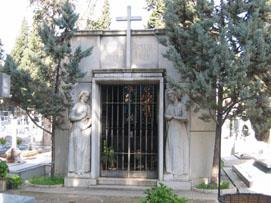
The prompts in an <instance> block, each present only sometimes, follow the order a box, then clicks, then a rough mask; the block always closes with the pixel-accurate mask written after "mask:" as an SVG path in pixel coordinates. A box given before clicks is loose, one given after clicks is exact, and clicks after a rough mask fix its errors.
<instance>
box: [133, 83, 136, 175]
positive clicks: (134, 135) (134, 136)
mask: <svg viewBox="0 0 271 203" xmlns="http://www.w3.org/2000/svg"><path fill="white" fill-rule="evenodd" d="M135 95H136V98H137V87H136V88H135ZM136 110H137V104H136V99H135V109H134V117H135V118H134V134H133V138H134V150H133V151H134V170H136V158H135V155H136V136H137V134H136V119H137V111H136Z"/></svg>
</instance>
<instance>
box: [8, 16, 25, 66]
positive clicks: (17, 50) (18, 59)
mask: <svg viewBox="0 0 271 203" xmlns="http://www.w3.org/2000/svg"><path fill="white" fill-rule="evenodd" d="M28 38H29V27H28V24H27V21H26V19H25V18H24V19H23V22H22V25H21V30H20V33H19V35H18V37H17V39H16V42H15V47H14V48H13V49H12V51H11V56H12V58H13V60H14V62H15V63H16V65H20V64H21V63H22V59H23V58H24V55H25V53H26V50H27V49H28Z"/></svg>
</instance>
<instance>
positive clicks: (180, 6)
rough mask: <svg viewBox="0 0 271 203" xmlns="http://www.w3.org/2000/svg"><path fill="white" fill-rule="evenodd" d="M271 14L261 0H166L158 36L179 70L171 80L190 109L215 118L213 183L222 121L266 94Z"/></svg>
mask: <svg viewBox="0 0 271 203" xmlns="http://www.w3.org/2000/svg"><path fill="white" fill-rule="evenodd" d="M270 14H271V13H270V6H269V5H268V4H267V2H266V1H265V0H258V1H245V0H228V1H223V0H221V1H220V2H219V4H218V5H215V4H214V1H208V0H199V1H192V0H191V1H190V0H189V1H186V0H171V1H167V5H166V12H165V16H164V18H165V24H166V36H167V38H166V39H163V40H161V42H162V43H163V44H164V45H166V46H167V47H168V51H167V53H166V55H165V56H166V57H167V58H168V59H169V60H170V61H172V62H173V64H174V67H175V68H176V69H177V70H178V71H179V73H180V80H178V81H173V80H171V84H172V85H173V86H175V87H176V88H179V89H180V90H181V91H183V92H184V93H186V94H187V95H188V96H189V98H190V101H191V105H193V109H194V110H195V111H198V110H199V109H206V110H207V112H209V113H205V114H202V116H201V118H202V119H204V120H206V121H209V120H211V119H213V120H214V121H215V123H216V135H215V148H214V156H213V167H212V177H211V182H212V183H217V182H218V174H219V170H218V169H219V160H220V159H219V154H220V147H219V146H220V142H221V128H222V125H223V123H224V122H225V120H226V119H228V118H230V117H232V116H237V115H240V114H241V113H242V112H244V111H245V110H247V109H248V105H253V104H255V103H256V101H257V99H258V98H261V97H269V96H270V90H269V88H270V79H271V77H270V76H271V73H270V64H271V63H270V59H271V57H270V53H271V52H270V51H271V43H270V25H269V24H268V23H267V22H268V17H269V16H270ZM258 113H260V112H258ZM262 116H263V117H264V116H265V115H262Z"/></svg>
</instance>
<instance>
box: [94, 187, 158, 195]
mask: <svg viewBox="0 0 271 203" xmlns="http://www.w3.org/2000/svg"><path fill="white" fill-rule="evenodd" d="M151 187H153V186H135V185H92V186H89V188H91V189H96V190H112V191H136V192H140V194H141V193H142V194H144V191H145V190H146V189H150V188H151Z"/></svg>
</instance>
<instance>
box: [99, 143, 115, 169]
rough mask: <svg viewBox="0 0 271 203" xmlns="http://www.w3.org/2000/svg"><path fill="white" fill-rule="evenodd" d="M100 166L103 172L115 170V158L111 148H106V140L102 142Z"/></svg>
mask: <svg viewBox="0 0 271 203" xmlns="http://www.w3.org/2000/svg"><path fill="white" fill-rule="evenodd" d="M101 159H102V166H103V169H104V170H107V169H109V170H112V169H115V164H116V158H115V151H114V149H113V147H108V146H107V142H106V140H104V142H103V151H102V157H101Z"/></svg>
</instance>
